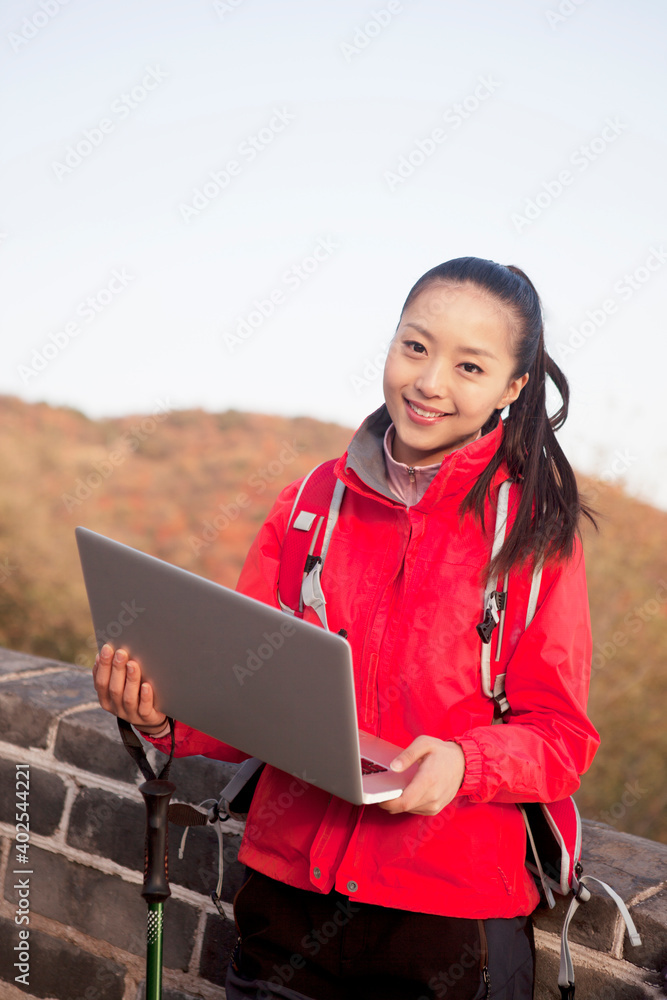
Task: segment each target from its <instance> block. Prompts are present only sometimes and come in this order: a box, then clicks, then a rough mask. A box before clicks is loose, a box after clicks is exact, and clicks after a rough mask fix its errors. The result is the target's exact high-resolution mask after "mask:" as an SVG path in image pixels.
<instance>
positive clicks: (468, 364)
mask: <svg viewBox="0 0 667 1000" xmlns="http://www.w3.org/2000/svg"><path fill="white" fill-rule="evenodd" d="M461 367H462V368H463V369H465V371H467V372H468V374H469V375H474V374H475V372H481V370H482V369H481V368H480V367H479V365H475V364H473V363H472V361H464V362H463V364H462V365H461Z"/></svg>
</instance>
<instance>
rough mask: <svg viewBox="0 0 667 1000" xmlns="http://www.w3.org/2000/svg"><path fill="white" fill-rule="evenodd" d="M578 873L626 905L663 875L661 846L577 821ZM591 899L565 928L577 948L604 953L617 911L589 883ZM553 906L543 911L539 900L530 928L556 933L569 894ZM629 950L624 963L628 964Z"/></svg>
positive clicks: (665, 863)
mask: <svg viewBox="0 0 667 1000" xmlns="http://www.w3.org/2000/svg"><path fill="white" fill-rule="evenodd" d="M581 860H582V864H583V866H584V874H587V873H588V874H590V875H594V876H595V877H596V878H600V879H602V880H603V881H604V882H607V883H608V884H609V885H610V886H611V888H612V889H614V890H615V892H617V893H618V894H619V896H620V897H621V898H622V899H623V900H625V901H626V902H627V901H628V900H630V899H632V898H633V896H635V895H636V894H637V893H638V892H641V891H643V890H644V889H647V888H649V887H651V886H654V885H658V884H660V882H661V881H662V880H663V879H664V873H665V871H667V845H665V844H658V843H655V841H652V840H645V839H644V838H643V837H634V836H632V835H631V834H628V833H619V832H618V831H617V830H615V829H614V828H613V827H610V826H607V825H606V824H604V823H595V822H593V821H591V820H584V822H583V850H582V856H581ZM590 890H591V898H590V900H589V901H588V902H587V903H583V904H582V905H581V906H580V907H579V909H578V910H577V912H576V914H575V916H574V917H573V919H572V923H571V924H570V940H571V941H576V942H577V943H578V944H583V945H586V946H587V947H589V948H595V949H597V950H598V951H609V949H610V948H611V945H612V940H613V930H614V923H615V920H616V914H617V913H618V910H617V908H616V904H615V903H614V901H613V900H612V899H611V898H610V897H609V896H608V894H607V893H606V892H605V891H604V889H602V888H601V887H599V886H596V885H595V883H592V884H591V885H590ZM555 899H556V907H555V909H553V910H549V909H548V907H547V905H546V903H544V902H542V903H541V904H540V906H539V907H538V908H537V910H536V911H535V913H534V922H535V926H536V927H539V928H540V929H541V930H544V931H550V932H551V933H553V934H560V932H561V930H562V927H563V920H564V917H565V913H566V912H567V909H568V907H569V905H570V900H571V896H568V897H567V899H564V898H563V897H562V896H558V895H556V896H555ZM634 951H635V949H633V948H632V947H631V946H630V951H629V954H628V960H629V961H633V958H632V953H633V952H634Z"/></svg>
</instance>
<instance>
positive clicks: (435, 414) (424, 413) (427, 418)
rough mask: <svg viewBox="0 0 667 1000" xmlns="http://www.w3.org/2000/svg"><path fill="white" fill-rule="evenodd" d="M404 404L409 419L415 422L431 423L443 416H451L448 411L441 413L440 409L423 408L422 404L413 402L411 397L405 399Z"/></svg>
mask: <svg viewBox="0 0 667 1000" xmlns="http://www.w3.org/2000/svg"><path fill="white" fill-rule="evenodd" d="M405 405H406V409H407V411H408V416H409V417H410V419H411V420H414V422H415V423H420V424H421V423H428V424H433V423H436V422H437V421H438V420H442V419H443V418H444V417H449V416H451V414H450V413H443V411H442V410H430V409H425V408H424V407H423V406H418V405H417V403H413V402H412V400H411V399H406V400H405Z"/></svg>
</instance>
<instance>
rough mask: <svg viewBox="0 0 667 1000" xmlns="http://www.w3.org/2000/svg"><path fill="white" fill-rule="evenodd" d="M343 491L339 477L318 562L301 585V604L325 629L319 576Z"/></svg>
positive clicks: (324, 604)
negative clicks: (309, 610) (310, 610)
mask: <svg viewBox="0 0 667 1000" xmlns="http://www.w3.org/2000/svg"><path fill="white" fill-rule="evenodd" d="M302 488H303V487H302ZM344 493H345V483H343V482H342V481H341V480H340V479H339V480H337V482H336V485H335V487H334V491H333V495H332V497H331V505H330V506H329V514H328V516H327V523H326V525H325V528H324V540H323V542H322V551H321V553H320V559H319V561H318V562H316V563H315V565H314V566H313V568H312V569H311V571H310V572H309V573H308V574H307V575H306V576H305V577H304V581H303V584H302V585H301V601H302V604H303V605H304V607H308V608H312V609H313V611H314V612H315V614H316V615H317V617H318V618H319V619H320V621H321V622H322V625H323V626H324V628H325V629H327V631H328V630H329V623H328V621H327V602H326V598H325V596H324V592H323V590H322V584H321V581H320V577H321V574H322V567H323V566H324V560H325V559H326V556H327V552H328V549H329V542H330V541H331V535H332V534H333V530H334V528H335V526H336V522H337V520H338V514H339V513H340V505H341V503H342V502H343V494H344ZM318 530H319V529H318Z"/></svg>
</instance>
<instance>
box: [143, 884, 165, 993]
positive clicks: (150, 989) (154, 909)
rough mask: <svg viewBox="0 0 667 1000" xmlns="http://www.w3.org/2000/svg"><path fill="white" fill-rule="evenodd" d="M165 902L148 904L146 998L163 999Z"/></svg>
mask: <svg viewBox="0 0 667 1000" xmlns="http://www.w3.org/2000/svg"><path fill="white" fill-rule="evenodd" d="M163 907H164V903H149V904H148V928H147V934H146V1000H162V912H163Z"/></svg>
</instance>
